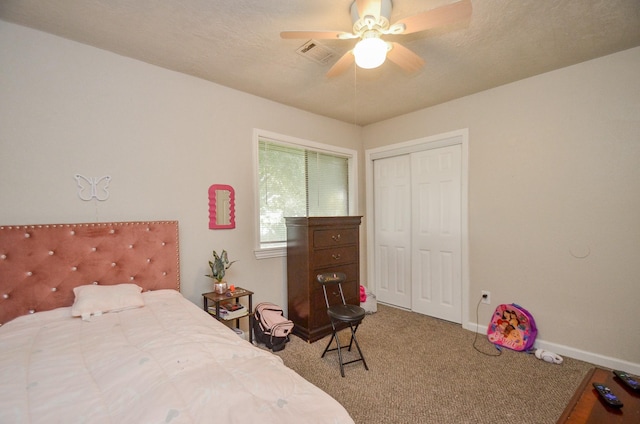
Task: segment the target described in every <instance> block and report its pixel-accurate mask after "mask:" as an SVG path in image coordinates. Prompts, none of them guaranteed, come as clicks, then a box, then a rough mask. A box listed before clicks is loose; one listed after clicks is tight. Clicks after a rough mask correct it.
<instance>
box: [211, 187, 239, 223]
mask: <svg viewBox="0 0 640 424" xmlns="http://www.w3.org/2000/svg"><path fill="white" fill-rule="evenodd" d="M217 190H225V191H228V192H229V223H228V224H218V223H217V220H216V216H217V213H216V211H217V206H218V204H219V201H218V200H217V199H216V191H217ZM230 228H236V193H235V191H234V190H233V187H231V186H230V185H226V184H213V185H212V186H211V187H209V229H211V230H220V229H230Z"/></svg>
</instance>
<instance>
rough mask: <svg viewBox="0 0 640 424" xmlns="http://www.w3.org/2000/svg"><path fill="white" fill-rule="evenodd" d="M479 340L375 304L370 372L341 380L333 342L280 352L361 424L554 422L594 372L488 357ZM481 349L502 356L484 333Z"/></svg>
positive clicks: (366, 342)
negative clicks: (328, 348)
mask: <svg viewBox="0 0 640 424" xmlns="http://www.w3.org/2000/svg"><path fill="white" fill-rule="evenodd" d="M344 335H345V337H346V333H344ZM474 336H475V333H473V332H470V331H467V330H464V329H463V328H462V327H461V326H460V325H459V324H453V323H449V322H446V321H441V320H438V319H434V318H430V317H427V316H424V315H421V314H417V313H413V312H407V311H403V310H400V309H396V308H392V307H388V306H384V305H378V312H377V313H375V314H373V315H367V317H366V318H365V320H364V322H363V323H362V325H361V326H360V329H359V330H358V340H359V341H360V346H361V347H362V350H363V352H364V355H365V359H366V360H367V364H368V365H369V371H366V370H365V369H364V367H363V366H362V363H361V362H356V363H354V364H350V365H347V366H346V367H345V374H346V377H344V378H342V377H341V376H340V368H339V365H338V360H337V352H330V353H328V354H327V355H326V356H325V358H323V359H321V358H320V355H321V354H322V350H323V349H324V347H325V345H326V343H327V342H328V340H329V339H328V337H327V338H325V339H323V340H320V341H318V342H316V343H313V344H309V343H307V342H305V341H303V340H302V339H300V338H298V337H296V336H292V337H291V338H292V340H291V341H290V342H289V343H287V346H286V348H285V349H284V350H283V351H281V352H278V353H277V355H279V356H280V357H281V358H282V359H283V360H284V363H285V364H286V365H287V366H289V367H290V368H292V369H294V370H295V371H297V372H298V373H299V374H300V375H302V376H303V377H305V378H306V379H307V380H309V381H311V382H312V383H314V384H316V385H317V386H318V387H320V388H321V389H323V390H325V391H326V392H327V393H329V394H330V395H331V396H333V397H334V398H336V399H337V400H338V401H339V402H340V403H342V405H344V407H345V408H346V409H347V411H349V413H350V414H351V416H352V417H353V419H354V421H355V422H356V423H358V424H360V423H362V424H364V423H367V424H374V423H375V424H381V423H491V424H495V423H502V424H504V423H519V424H521V423H532V424H544V423H555V422H556V420H557V419H558V417H559V416H560V414H561V413H562V411H563V410H564V408H565V406H566V404H567V403H568V401H569V399H570V398H571V396H572V395H573V392H574V391H575V389H576V388H577V387H578V385H579V384H580V382H581V381H582V378H583V377H584V375H585V374H586V372H587V371H588V370H589V369H590V368H591V367H593V365H591V364H588V363H585V362H582V361H578V360H574V359H571V358H564V359H565V360H564V363H563V364H562V365H553V364H548V363H546V362H543V361H540V360H538V359H536V358H535V356H534V355H531V354H527V353H521V352H514V351H510V350H504V351H503V354H502V355H501V356H486V355H483V354H482V353H479V352H478V351H476V350H475V349H474V348H473V341H474ZM476 345H477V347H478V348H479V349H480V350H482V351H483V352H486V353H489V354H491V355H494V354H496V353H497V350H496V349H495V348H494V347H493V345H491V344H490V343H489V342H488V341H487V339H486V336H484V335H483V334H481V335H479V336H478V342H477V344H476ZM354 350H355V348H354Z"/></svg>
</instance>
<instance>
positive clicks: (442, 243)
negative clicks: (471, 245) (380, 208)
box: [376, 145, 462, 323]
mask: <svg viewBox="0 0 640 424" xmlns="http://www.w3.org/2000/svg"><path fill="white" fill-rule="evenodd" d="M461 151H462V150H461V147H460V145H454V146H449V147H442V148H437V149H432V150H425V151H422V152H417V153H412V154H411V175H412V178H411V187H412V189H411V191H412V199H413V202H412V203H413V206H412V210H413V217H412V222H411V227H412V241H411V252H412V255H411V268H412V304H411V309H413V310H414V311H416V312H420V313H423V314H426V315H429V316H433V317H437V318H441V319H444V320H447V321H452V322H457V323H460V322H462V275H461V274H462V247H461V242H462V238H461V191H460V189H461V157H462V156H461ZM376 219H377V214H376Z"/></svg>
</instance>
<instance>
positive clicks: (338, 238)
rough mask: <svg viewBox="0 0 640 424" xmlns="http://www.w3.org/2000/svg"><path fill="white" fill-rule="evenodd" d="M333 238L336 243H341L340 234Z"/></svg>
mask: <svg viewBox="0 0 640 424" xmlns="http://www.w3.org/2000/svg"><path fill="white" fill-rule="evenodd" d="M331 238H332V239H333V241H335V242H336V243H337V242H339V241H340V234H336V235H335V236H331Z"/></svg>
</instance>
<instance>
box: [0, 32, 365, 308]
mask: <svg viewBox="0 0 640 424" xmlns="http://www.w3.org/2000/svg"><path fill="white" fill-rule="evenodd" d="M0 69H1V77H0V152H1V153H0V154H1V156H0V224H2V225H9V224H14V225H18V224H44V223H70V222H95V221H130V220H163V219H164V220H169V219H170V220H173V219H176V220H178V221H179V223H180V243H181V281H182V292H183V293H184V295H185V296H186V297H188V298H189V299H191V300H192V301H193V302H195V303H197V304H198V305H201V304H202V300H201V299H202V298H201V296H200V295H201V293H203V292H206V291H210V290H211V287H212V286H211V280H210V279H208V278H207V277H205V276H204V275H205V274H206V273H207V272H208V266H207V263H208V260H209V258H210V257H211V251H212V250H213V249H215V250H217V251H218V252H220V250H221V249H223V248H224V249H227V251H228V252H229V256H230V259H232V260H237V261H238V262H237V263H236V264H234V265H233V266H232V267H231V268H230V270H229V271H228V273H227V279H228V280H229V282H230V283H234V284H236V285H240V286H244V287H247V288H249V289H251V290H253V291H255V292H256V296H255V297H254V302H259V301H263V300H269V301H273V302H276V303H278V304H281V305H284V306H285V307H286V298H285V296H286V292H284V291H283V288H284V287H286V262H285V258H275V259H262V260H256V259H255V257H254V253H253V248H254V239H253V237H254V231H255V223H254V213H253V211H254V181H253V175H254V174H253V159H252V158H253V144H252V136H253V129H254V128H261V129H264V130H268V131H273V132H276V133H281V134H286V135H289V136H292V137H298V138H302V139H307V140H312V141H317V142H322V143H327V144H333V145H338V146H343V147H348V148H351V149H355V150H357V151H359V152H361V151H362V148H361V128H360V127H356V126H354V125H348V124H345V123H342V122H339V121H336V120H332V119H327V118H323V117H320V116H317V115H313V114H310V113H307V112H303V111H300V110H297V109H294V108H290V107H287V106H283V105H280V104H277V103H274V102H271V101H267V100H264V99H261V98H258V97H255V96H251V95H248V94H245V93H242V92H239V91H235V90H231V89H228V88H225V87H222V86H219V85H216V84H212V83H210V82H207V81H203V80H200V79H197V78H193V77H190V76H186V75H183V74H179V73H176V72H171V71H167V70H165V69H161V68H158V67H155V66H151V65H148V64H146V63H143V62H138V61H135V60H131V59H129V58H125V57H122V56H118V55H115V54H112V53H109V52H106V51H102V50H98V49H95V48H92V47H88V46H85V45H82V44H78V43H75V42H71V41H68V40H65V39H62V38H58V37H54V36H51V35H48V34H45V33H42V32H38V31H34V30H31V29H27V28H24V27H21V26H17V25H13V24H9V23H7V22H4V21H0ZM360 155H361V154H360ZM76 173H80V174H82V175H85V176H90V177H100V176H103V175H111V177H112V181H111V184H110V187H109V188H110V198H109V199H108V200H107V201H105V202H96V201H90V202H83V201H81V200H80V199H79V198H78V196H77V190H76V182H75V180H74V178H73V176H74V174H76ZM214 183H219V184H230V185H232V186H233V187H234V189H235V192H236V212H237V215H236V229H234V230H216V231H214V230H209V229H208V215H209V211H208V198H207V191H208V188H209V186H210V185H211V184H214ZM362 196H364V195H362Z"/></svg>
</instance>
